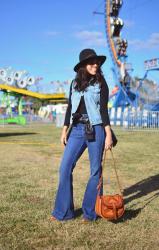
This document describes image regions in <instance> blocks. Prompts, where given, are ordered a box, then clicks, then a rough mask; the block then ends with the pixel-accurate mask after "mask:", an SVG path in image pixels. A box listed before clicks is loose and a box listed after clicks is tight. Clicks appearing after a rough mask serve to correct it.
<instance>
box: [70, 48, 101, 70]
mask: <svg viewBox="0 0 159 250" xmlns="http://www.w3.org/2000/svg"><path fill="white" fill-rule="evenodd" d="M90 59H97V60H98V61H99V63H100V66H101V65H102V64H103V63H104V62H105V60H106V56H102V55H99V56H98V55H97V54H96V52H95V51H94V50H93V49H84V50H82V51H81V52H80V54H79V63H77V64H76V66H75V67H74V71H75V72H77V71H78V69H79V68H80V67H81V66H83V65H85V64H86V63H87V61H89V60H90Z"/></svg>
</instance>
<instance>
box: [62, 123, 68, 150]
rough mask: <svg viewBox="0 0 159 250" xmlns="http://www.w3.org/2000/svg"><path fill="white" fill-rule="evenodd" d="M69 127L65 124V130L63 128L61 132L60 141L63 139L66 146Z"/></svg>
mask: <svg viewBox="0 0 159 250" xmlns="http://www.w3.org/2000/svg"><path fill="white" fill-rule="evenodd" d="M67 129H68V127H67V126H64V127H63V130H62V133H61V139H60V141H61V144H62V145H64V146H65V145H66V143H67Z"/></svg>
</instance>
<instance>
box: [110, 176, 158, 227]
mask: <svg viewBox="0 0 159 250" xmlns="http://www.w3.org/2000/svg"><path fill="white" fill-rule="evenodd" d="M158 190H159V174H158V175H154V176H150V177H148V178H146V179H143V180H142V181H139V182H137V183H136V184H134V185H132V186H130V187H128V188H126V189H125V190H124V197H125V196H130V197H128V198H124V203H125V204H128V203H130V202H131V201H135V200H137V199H138V198H141V197H143V196H146V195H148V194H150V193H152V192H155V191H158ZM158 197H159V192H156V193H155V194H153V195H152V196H151V197H149V198H147V199H144V200H143V201H142V202H138V201H136V203H133V205H132V206H130V208H129V209H126V210H125V213H124V215H123V217H122V218H120V219H118V220H117V221H112V222H113V223H115V224H117V223H121V222H124V221H127V220H131V219H134V218H136V217H137V215H138V214H139V213H140V212H141V211H142V209H144V208H145V207H146V206H147V205H148V204H149V203H151V202H152V201H153V200H154V199H156V198H158ZM143 203H144V204H143ZM140 204H141V207H140V208H137V209H131V208H133V207H134V206H136V205H140Z"/></svg>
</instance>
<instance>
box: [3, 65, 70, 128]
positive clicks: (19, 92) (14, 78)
mask: <svg viewBox="0 0 159 250" xmlns="http://www.w3.org/2000/svg"><path fill="white" fill-rule="evenodd" d="M37 81H38V79H36V78H34V77H31V76H28V74H27V73H26V72H24V71H16V72H14V71H12V70H10V69H9V68H8V69H4V68H2V69H0V91H1V92H2V93H3V95H2V100H1V103H3V106H4V107H6V109H7V112H8V115H7V118H6V119H2V120H1V119H0V124H1V123H2V124H4V123H16V124H20V125H25V124H26V118H25V117H24V116H23V112H22V101H23V98H24V97H32V98H37V99H39V100H41V101H42V102H43V101H51V100H52V101H54V103H59V102H63V101H66V97H65V94H64V93H59V94H58V93H57V94H42V93H38V92H33V91H30V90H28V89H27V87H28V86H30V85H33V84H35V83H36V82H37ZM11 97H14V98H15V100H16V102H17V106H18V115H17V116H14V114H13V112H12V106H11Z"/></svg>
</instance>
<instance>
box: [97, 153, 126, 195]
mask: <svg viewBox="0 0 159 250" xmlns="http://www.w3.org/2000/svg"><path fill="white" fill-rule="evenodd" d="M110 152H111V156H112V159H113V168H114V172H115V176H116V179H117V184H118V188H119V191H120V194H121V195H123V189H122V187H121V184H120V181H119V176H118V173H117V168H116V164H115V159H114V155H113V152H112V149H110ZM105 162H106V150H104V157H103V160H102V173H101V176H100V179H99V184H98V186H97V189H98V194H99V192H100V188H101V185H102V178H103V169H104V165H105Z"/></svg>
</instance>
